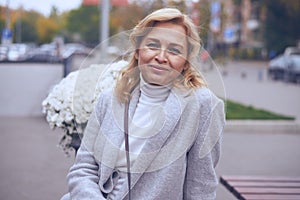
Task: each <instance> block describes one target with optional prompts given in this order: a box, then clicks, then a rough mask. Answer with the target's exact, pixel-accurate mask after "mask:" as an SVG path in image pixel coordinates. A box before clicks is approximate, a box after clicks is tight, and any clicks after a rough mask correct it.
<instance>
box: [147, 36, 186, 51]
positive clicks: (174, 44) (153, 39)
mask: <svg viewBox="0 0 300 200" xmlns="http://www.w3.org/2000/svg"><path fill="white" fill-rule="evenodd" d="M148 40H150V41H154V42H160V40H158V39H156V38H152V37H147V38H146V42H147V41H148ZM170 45H172V46H178V47H180V48H181V49H184V46H183V45H181V44H178V43H173V42H172V43H170Z"/></svg>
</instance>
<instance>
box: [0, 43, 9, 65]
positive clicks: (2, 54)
mask: <svg viewBox="0 0 300 200" xmlns="http://www.w3.org/2000/svg"><path fill="white" fill-rule="evenodd" d="M8 50H9V47H8V46H7V45H0V61H6V60H7V54H8Z"/></svg>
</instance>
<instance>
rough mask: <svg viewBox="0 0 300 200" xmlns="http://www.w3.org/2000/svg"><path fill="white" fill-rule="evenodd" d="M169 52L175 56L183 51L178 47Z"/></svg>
mask: <svg viewBox="0 0 300 200" xmlns="http://www.w3.org/2000/svg"><path fill="white" fill-rule="evenodd" d="M168 51H169V52H170V53H172V54H174V55H178V54H181V51H180V50H179V49H178V48H176V47H171V48H169V49H168Z"/></svg>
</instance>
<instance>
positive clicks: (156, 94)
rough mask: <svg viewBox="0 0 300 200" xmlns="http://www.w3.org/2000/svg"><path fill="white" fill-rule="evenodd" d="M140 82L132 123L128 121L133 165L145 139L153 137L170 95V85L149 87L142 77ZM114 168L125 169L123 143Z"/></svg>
mask: <svg viewBox="0 0 300 200" xmlns="http://www.w3.org/2000/svg"><path fill="white" fill-rule="evenodd" d="M140 77H141V81H140V92H141V95H140V98H139V101H138V104H137V107H136V110H135V113H134V115H133V118H132V121H131V122H130V120H129V139H128V140H129V151H130V153H131V154H130V163H131V165H132V164H133V163H134V161H135V159H136V157H137V156H138V154H139V153H140V152H141V150H142V148H143V146H144V144H145V142H146V141H147V138H149V137H151V136H153V134H155V132H153V131H152V130H154V125H155V124H156V119H157V118H158V117H157V116H158V115H160V114H161V112H162V109H163V104H164V103H165V101H166V99H167V98H168V96H169V93H170V90H171V88H170V86H171V84H170V85H166V86H159V85H151V84H148V83H146V82H145V81H144V79H143V77H142V75H141V76H140ZM116 168H117V169H119V170H120V171H124V170H125V169H126V156H125V141H124V142H123V144H122V146H121V151H120V154H119V157H118V160H117V164H116Z"/></svg>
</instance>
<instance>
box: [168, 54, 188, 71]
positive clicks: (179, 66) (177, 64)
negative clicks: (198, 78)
mask: <svg viewBox="0 0 300 200" xmlns="http://www.w3.org/2000/svg"><path fill="white" fill-rule="evenodd" d="M170 62H171V65H172V68H173V69H175V70H176V71H178V72H181V71H182V70H183V68H184V67H185V64H186V59H185V58H183V57H181V58H178V57H177V58H173V59H171V61H170Z"/></svg>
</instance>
